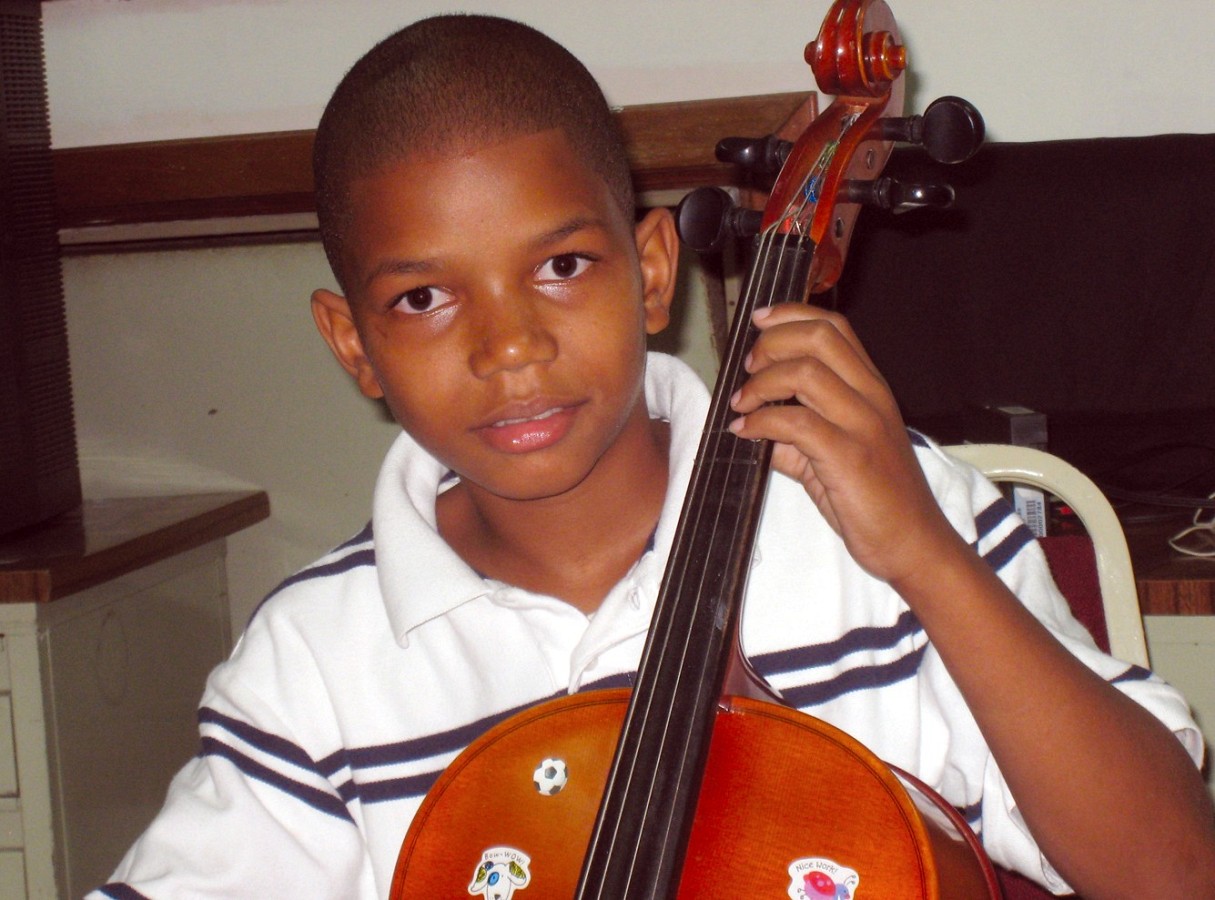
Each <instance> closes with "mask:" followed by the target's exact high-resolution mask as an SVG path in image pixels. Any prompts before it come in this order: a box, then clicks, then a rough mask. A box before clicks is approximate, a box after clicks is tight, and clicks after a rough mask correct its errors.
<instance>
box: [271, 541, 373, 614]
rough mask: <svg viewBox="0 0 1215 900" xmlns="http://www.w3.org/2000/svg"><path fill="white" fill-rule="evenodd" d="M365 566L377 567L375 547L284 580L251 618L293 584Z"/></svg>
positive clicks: (311, 567)
mask: <svg viewBox="0 0 1215 900" xmlns="http://www.w3.org/2000/svg"><path fill="white" fill-rule="evenodd" d="M365 566H366V567H371V568H374V567H375V548H374V547H368V548H366V549H364V550H355V551H354V552H353V553H348V554H346V555H345V556H343V557H342V558H341V559H335V560H333V561H332V562H327V563H322V564H319V565H315V566H310V567H308V568H307V569H301V570H300V571H299V572H296V573H295V574H294V575H291V576H289V577H288V578H285V579H283V580H282V581H281V582H279V585H278V587H276V588H275V589H274V590H272V591H271V592H270V593H268V594H267V595H266V596H265V597H263V598H262V602H261V603H259V604H258V605H257V609H255V610H253V615H252V616H250V617H249V618H250V620H252V618H253V616H256V615H257V612H258V610H260V609H261V608H262V607H263V606H264V605H265V604H266V603H267V601H269V600H270V598H271V597H274V596H275V595H276V594H279V593H281V592H282V591H284V590H285V589H287V588H289V587H291V585H293V584H299V583H300V582H302V581H312V580H313V579H316V578H329V577H332V576H334V575H341V574H343V573H344V572H349V571H351V570H353V569H358V568H362V567H365Z"/></svg>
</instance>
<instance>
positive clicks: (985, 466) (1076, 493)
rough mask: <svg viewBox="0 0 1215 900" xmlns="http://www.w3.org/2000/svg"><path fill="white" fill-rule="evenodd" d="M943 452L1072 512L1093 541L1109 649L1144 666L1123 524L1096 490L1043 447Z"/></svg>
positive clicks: (1136, 599) (1144, 651) (1145, 656)
mask: <svg viewBox="0 0 1215 900" xmlns="http://www.w3.org/2000/svg"><path fill="white" fill-rule="evenodd" d="M945 450H946V452H948V453H949V454H950V455H951V456H954V457H956V458H958V459H960V460H963V461H965V462H968V463H970V464H971V465H972V466H974V467H975V468H977V469H978V470H979V471H981V472H982V473H983V474H984V475H986V476H987V477H988V478H990V479H991V480H992V481H995V482H1011V483H1014V484H1027V485H1031V486H1033V487H1037V488H1041V489H1042V490H1044V491H1049V492H1050V493H1051V494H1054V495H1055V496H1056V497H1058V498H1059V499H1060V500H1062V501H1063V502H1064V503H1066V504H1067V505H1068V506H1070V507H1071V508H1072V509H1073V510H1074V511H1075V513H1076V515H1077V516H1078V517H1079V519H1080V521H1081V522H1082V523H1083V525H1084V528H1085V530H1086V531H1087V532H1088V534H1089V537H1090V539H1091V540H1092V542H1093V551H1094V554H1095V556H1096V561H1097V580H1098V584H1099V586H1100V590H1101V603H1102V608H1103V609H1104V612H1105V627H1106V631H1107V632H1108V635H1109V643H1110V652H1111V653H1112V654H1113V655H1114V656H1116V657H1118V658H1119V659H1121V660H1125V661H1126V662H1129V663H1135V664H1137V665H1141V666H1144V667H1146V666H1147V665H1148V652H1147V641H1146V640H1145V639H1144V634H1143V618H1142V616H1141V614H1140V612H1139V593H1138V589H1137V588H1136V585H1135V572H1134V569H1133V568H1132V566H1131V554H1130V551H1129V550H1128V549H1127V545H1126V536H1125V535H1124V534H1123V532H1122V524H1121V523H1120V522H1119V521H1118V516H1117V515H1116V514H1115V512H1114V508H1113V507H1112V506H1111V505H1110V502H1109V500H1108V499H1106V496H1105V494H1103V493H1101V489H1100V488H1098V487H1097V485H1095V484H1093V482H1092V480H1091V479H1090V478H1089V477H1088V476H1087V475H1085V474H1084V473H1083V472H1081V471H1080V470H1079V469H1077V468H1076V467H1075V466H1073V465H1071V464H1070V463H1068V462H1066V461H1064V460H1062V459H1060V458H1059V457H1057V456H1053V455H1051V454H1050V453H1046V452H1043V451H1042V450H1034V449H1032V448H1029V447H1016V446H1012V445H1008V444H955V445H952V446H949V447H946V448H945Z"/></svg>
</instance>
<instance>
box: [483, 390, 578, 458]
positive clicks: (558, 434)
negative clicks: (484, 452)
mask: <svg viewBox="0 0 1215 900" xmlns="http://www.w3.org/2000/svg"><path fill="white" fill-rule="evenodd" d="M579 406H581V404H580V403H572V404H569V403H553V402H551V401H547V402H543V403H529V404H524V405H521V406H513V407H510V408H507V409H503V410H502V411H500V412H497V413H494V415H493V416H492V418H491V419H490V420H489V421H487V422H486V424H484V425H480V426H478V427H476V428H475V429H474V431H476V433H477V434H478V435H480V436H481V439H482V440H484V441H485V442H486V443H487V444H489V445H490V446H491V447H492V448H493V449H495V450H498V451H500V452H503V453H528V452H531V451H533V450H543V449H544V448H546V447H551V446H552V445H553V444H555V443H557V442H558V441H560V440H561V439H562V438H563V437H565V435H566V433H567V432H568V431H569V430H570V428H571V426H572V425H573V424H574V419H575V418H576V417H577V414H578V408H579Z"/></svg>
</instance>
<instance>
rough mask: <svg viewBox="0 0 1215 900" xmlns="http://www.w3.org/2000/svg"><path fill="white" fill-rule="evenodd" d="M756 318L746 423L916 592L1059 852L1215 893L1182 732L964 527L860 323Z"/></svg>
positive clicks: (1079, 867)
mask: <svg viewBox="0 0 1215 900" xmlns="http://www.w3.org/2000/svg"><path fill="white" fill-rule="evenodd" d="M756 325H757V326H758V327H759V328H760V330H761V332H762V334H761V337H760V339H759V340H758V342H757V344H756V346H755V350H754V352H753V353H752V357H751V360H750V361H749V364H748V371H749V372H751V373H752V378H751V379H750V380H749V381H748V383H747V384H746V385H745V386H744V387H743V389H742V390H741V391H740V392H739V394H738V395H736V397H735V399H734V408H735V409H736V410H737V411H738V412H739V413H741V414H743V416H742V418H741V419H740V420H738V421H737V422H736V423H735V424H734V425H733V426H732V428H733V430H735V432H736V433H737V434H739V435H740V436H741V437H745V438H767V439H770V440H773V441H775V442H777V447H776V450H775V453H774V457H773V458H774V463H775V465H776V467H777V468H778V469H779V470H780V471H782V472H784V473H785V474H787V475H790V476H791V477H794V478H796V479H798V480H799V481H801V483H802V484H803V486H804V487H805V489H806V491H807V493H808V494H809V495H810V496H811V498H812V499H813V500H814V502H815V504H816V505H817V506H818V508H819V509H820V511H821V512H822V514H823V515H824V517H825V518H826V519H827V521H828V522H829V523H830V524H831V525H832V527H833V528H834V529H835V530H836V531H837V532H838V533H839V534H840V535H841V537H842V538H843V540H844V542H845V544H846V546H847V547H848V550H849V552H850V553H851V554H852V556H853V557H854V558H855V559H856V561H857V562H858V564H859V565H861V566H862V567H863V568H865V569H866V570H867V571H868V572H870V574H872V575H874V576H876V577H878V578H881V579H883V580H885V581H887V582H888V583H889V584H890V585H891V586H892V587H893V588H894V589H895V590H896V591H898V593H899V594H900V595H901V596H902V597H903V599H904V600H905V602H906V603H907V604H908V606H909V607H911V609H912V611H913V612H914V613H915V614H916V616H917V618H918V619H919V621H920V623H921V624H922V625H923V626H924V629H925V631H926V632H927V634H928V636H929V637H930V639H931V640H932V643H933V645H934V647H935V648H936V650H937V652H938V653H939V654H940V656H941V659H942V661H943V662H944V664H945V666H946V667H947V669H948V670H949V672H950V675H951V676H952V678H953V679H954V681H955V682H956V684H957V686H958V688H959V690H960V691H961V693H962V695H963V697H964V698H965V700H966V702H967V705H968V706H969V708H970V710H971V712H972V713H973V715H974V717H975V720H976V721H977V723H978V725H979V727H980V729H981V730H982V732H983V735H984V737H985V739H986V740H987V742H988V745H989V747H990V748H991V752H992V754H993V756H994V758H995V759H996V761H997V763H998V764H999V766H1000V768H1001V771H1002V772H1003V774H1004V776H1005V778H1006V780H1007V782H1008V785H1009V789H1010V791H1011V792H1012V794H1013V795H1014V796H1015V797H1016V801H1017V808H1018V811H1019V812H1020V814H1021V815H1022V816H1023V818H1024V819H1025V822H1026V824H1027V825H1028V827H1029V828H1030V830H1031V831H1032V832H1033V834H1034V836H1035V838H1036V840H1037V841H1038V844H1039V846H1040V847H1041V849H1042V851H1043V853H1044V854H1045V855H1046V856H1047V858H1048V859H1050V861H1051V863H1052V865H1053V866H1054V867H1055V868H1056V869H1057V870H1058V872H1059V873H1060V874H1061V875H1062V876H1063V877H1064V878H1065V879H1067V880H1068V882H1069V883H1070V884H1071V885H1072V886H1073V887H1074V888H1075V889H1076V890H1078V891H1080V892H1081V893H1082V894H1084V895H1085V896H1088V897H1093V898H1096V897H1106V896H1120V895H1123V894H1126V893H1127V892H1128V890H1134V889H1135V886H1136V885H1138V886H1142V885H1146V884H1153V883H1154V884H1159V885H1168V886H1169V891H1170V893H1174V894H1175V895H1176V896H1194V897H1198V896H1212V897H1215V813H1213V812H1212V807H1211V802H1210V798H1209V796H1208V795H1207V793H1206V791H1205V789H1204V786H1203V784H1202V781H1201V778H1200V777H1199V775H1198V773H1197V771H1196V769H1195V767H1194V766H1193V764H1192V763H1191V761H1190V759H1189V757H1188V755H1187V754H1186V752H1185V750H1184V748H1183V747H1182V745H1181V743H1180V742H1179V741H1178V740H1176V738H1175V737H1174V735H1173V734H1172V733H1171V732H1169V731H1168V729H1166V728H1165V727H1164V726H1163V725H1162V724H1161V723H1160V722H1159V721H1157V720H1156V719H1155V718H1154V717H1153V716H1151V715H1150V714H1149V713H1148V712H1147V711H1146V710H1144V709H1143V708H1142V707H1140V706H1138V705H1137V704H1136V703H1134V702H1133V701H1132V700H1130V699H1128V698H1127V697H1126V696H1124V695H1123V694H1121V693H1120V692H1119V691H1117V690H1115V689H1114V688H1112V687H1111V686H1110V685H1108V684H1107V683H1106V682H1105V681H1103V680H1102V679H1101V678H1099V677H1097V676H1096V675H1095V674H1094V673H1093V672H1091V671H1090V670H1089V669H1088V668H1087V667H1085V666H1084V665H1083V664H1081V663H1080V662H1079V661H1078V660H1077V659H1076V658H1075V657H1073V656H1072V655H1071V653H1069V652H1068V651H1067V650H1066V649H1065V648H1064V647H1063V646H1062V645H1061V644H1059V643H1058V641H1056V640H1055V639H1054V638H1053V636H1052V635H1051V634H1050V633H1049V632H1048V631H1047V630H1046V628H1045V627H1044V626H1042V625H1041V624H1040V623H1039V622H1038V621H1037V620H1036V619H1035V618H1034V617H1033V615H1031V614H1030V612H1029V611H1028V610H1027V609H1026V608H1025V607H1024V606H1023V605H1022V604H1021V603H1020V601H1018V600H1017V598H1016V597H1015V596H1014V595H1013V594H1012V592H1011V591H1010V590H1009V589H1008V587H1007V586H1006V585H1005V584H1004V583H1003V582H1002V581H1001V580H1000V578H999V577H998V576H997V575H996V574H995V572H993V571H992V570H991V568H990V567H988V566H987V565H986V564H985V563H984V562H983V561H982V560H981V559H980V558H979V557H978V555H977V554H976V553H975V552H974V551H973V550H972V548H970V547H969V546H968V545H967V544H966V542H965V541H964V540H963V539H962V538H961V537H960V536H959V535H958V533H957V532H956V531H955V530H954V529H953V527H952V526H951V525H950V524H949V522H948V521H947V520H946V518H945V516H944V515H943V513H942V512H941V510H940V508H939V506H938V505H937V503H936V500H935V499H934V497H933V495H932V492H931V490H930V489H929V487H928V484H927V482H926V480H925V478H924V475H923V472H922V470H921V468H920V466H919V463H918V462H917V460H916V458H915V453H914V451H913V449H912V448H911V445H910V442H909V440H908V439H907V435H906V430H905V428H904V425H903V422H902V420H901V417H900V415H899V412H898V408H897V405H896V403H895V401H894V399H893V397H892V396H891V394H890V391H889V389H888V388H887V386H886V384H885V382H884V381H883V380H882V378H881V376H880V375H879V374H878V372H877V370H876V368H875V367H874V366H873V363H872V362H871V361H870V360H869V358H868V356H867V355H866V354H865V352H864V350H863V349H862V348H861V346H860V344H859V342H858V341H857V339H856V336H855V335H854V334H853V333H852V331H851V329H850V327H849V326H848V324H847V322H846V321H845V320H844V319H843V318H842V317H839V316H837V315H835V314H832V313H827V312H824V311H822V310H817V309H814V308H811V307H804V306H790V307H779V308H775V309H773V310H770V311H761V312H760V313H757V314H756ZM788 399H795V401H796V402H795V403H794V404H790V405H780V404H779V403H778V401H782V400H788ZM774 402H776V403H777V405H768V404H771V403H774ZM891 509H898V510H900V515H899V516H897V517H894V516H891V515H890V514H889V510H891ZM995 676H998V677H995ZM1046 723H1050V727H1045V725H1046ZM1093 760H1098V761H1099V762H1098V763H1096V764H1094V763H1093V762H1092V761H1093Z"/></svg>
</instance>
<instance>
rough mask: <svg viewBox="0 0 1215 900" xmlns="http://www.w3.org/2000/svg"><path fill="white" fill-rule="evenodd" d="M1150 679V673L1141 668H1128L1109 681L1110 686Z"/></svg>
mask: <svg viewBox="0 0 1215 900" xmlns="http://www.w3.org/2000/svg"><path fill="white" fill-rule="evenodd" d="M1151 677H1152V673H1151V672H1149V671H1148V670H1147V669H1145V668H1143V666H1134V665H1132V666H1128V667H1127V670H1126V671H1125V672H1123V673H1122V674H1121V675H1119V676H1117V677H1116V678H1111V679H1110V684H1122V683H1124V682H1127V681H1148V680H1150V679H1151Z"/></svg>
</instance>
